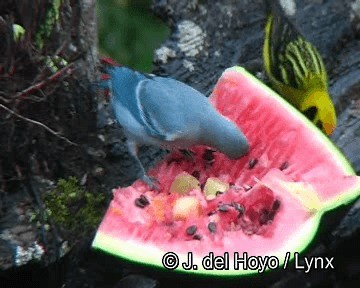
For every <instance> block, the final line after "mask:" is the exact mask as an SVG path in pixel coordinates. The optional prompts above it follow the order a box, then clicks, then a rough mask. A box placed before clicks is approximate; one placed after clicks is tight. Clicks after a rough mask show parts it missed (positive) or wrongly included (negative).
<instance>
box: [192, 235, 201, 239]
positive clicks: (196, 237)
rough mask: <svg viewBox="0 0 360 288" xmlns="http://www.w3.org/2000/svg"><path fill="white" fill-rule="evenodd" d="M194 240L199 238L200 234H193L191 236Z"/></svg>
mask: <svg viewBox="0 0 360 288" xmlns="http://www.w3.org/2000/svg"><path fill="white" fill-rule="evenodd" d="M193 239H194V240H201V235H199V234H195V235H194V237H193Z"/></svg>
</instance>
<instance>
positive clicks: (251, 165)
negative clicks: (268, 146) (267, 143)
mask: <svg viewBox="0 0 360 288" xmlns="http://www.w3.org/2000/svg"><path fill="white" fill-rule="evenodd" d="M257 163H258V159H257V158H254V159H251V160H250V161H249V169H253V168H254V167H255V165H256V164H257Z"/></svg>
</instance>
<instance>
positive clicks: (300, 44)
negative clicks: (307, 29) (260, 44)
mask: <svg viewBox="0 0 360 288" xmlns="http://www.w3.org/2000/svg"><path fill="white" fill-rule="evenodd" d="M268 21H271V22H270V23H269V25H270V26H269V30H270V31H269V32H270V33H269V36H268V37H269V38H270V39H269V43H270V45H271V48H270V51H271V52H270V61H271V70H272V71H271V72H272V74H273V75H274V76H275V78H276V79H277V80H278V81H280V82H282V83H284V84H285V85H288V86H291V87H295V88H299V89H302V88H303V86H304V83H307V82H308V80H309V78H311V77H313V75H320V76H319V77H322V75H326V70H325V67H324V64H323V62H322V60H321V57H320V55H319V53H318V52H317V50H316V48H315V47H314V46H313V45H312V44H311V43H309V42H308V41H306V40H305V38H304V37H303V36H302V35H301V33H300V32H299V31H297V29H296V27H295V26H294V24H293V23H292V22H291V21H290V20H289V19H287V18H286V16H283V15H277V14H276V13H274V14H273V15H272V16H270V17H269V20H268ZM325 77H326V76H325Z"/></svg>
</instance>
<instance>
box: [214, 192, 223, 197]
mask: <svg viewBox="0 0 360 288" xmlns="http://www.w3.org/2000/svg"><path fill="white" fill-rule="evenodd" d="M221 194H224V192H222V191H216V193H215V195H216V196H219V195H221Z"/></svg>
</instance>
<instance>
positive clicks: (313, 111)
mask: <svg viewBox="0 0 360 288" xmlns="http://www.w3.org/2000/svg"><path fill="white" fill-rule="evenodd" d="M317 111H318V109H317V108H316V107H315V106H311V107H310V108H308V109H306V110H305V111H304V114H305V116H306V117H307V118H309V119H310V120H311V121H313V120H314V119H315V116H316V114H317ZM321 125H322V124H321Z"/></svg>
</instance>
